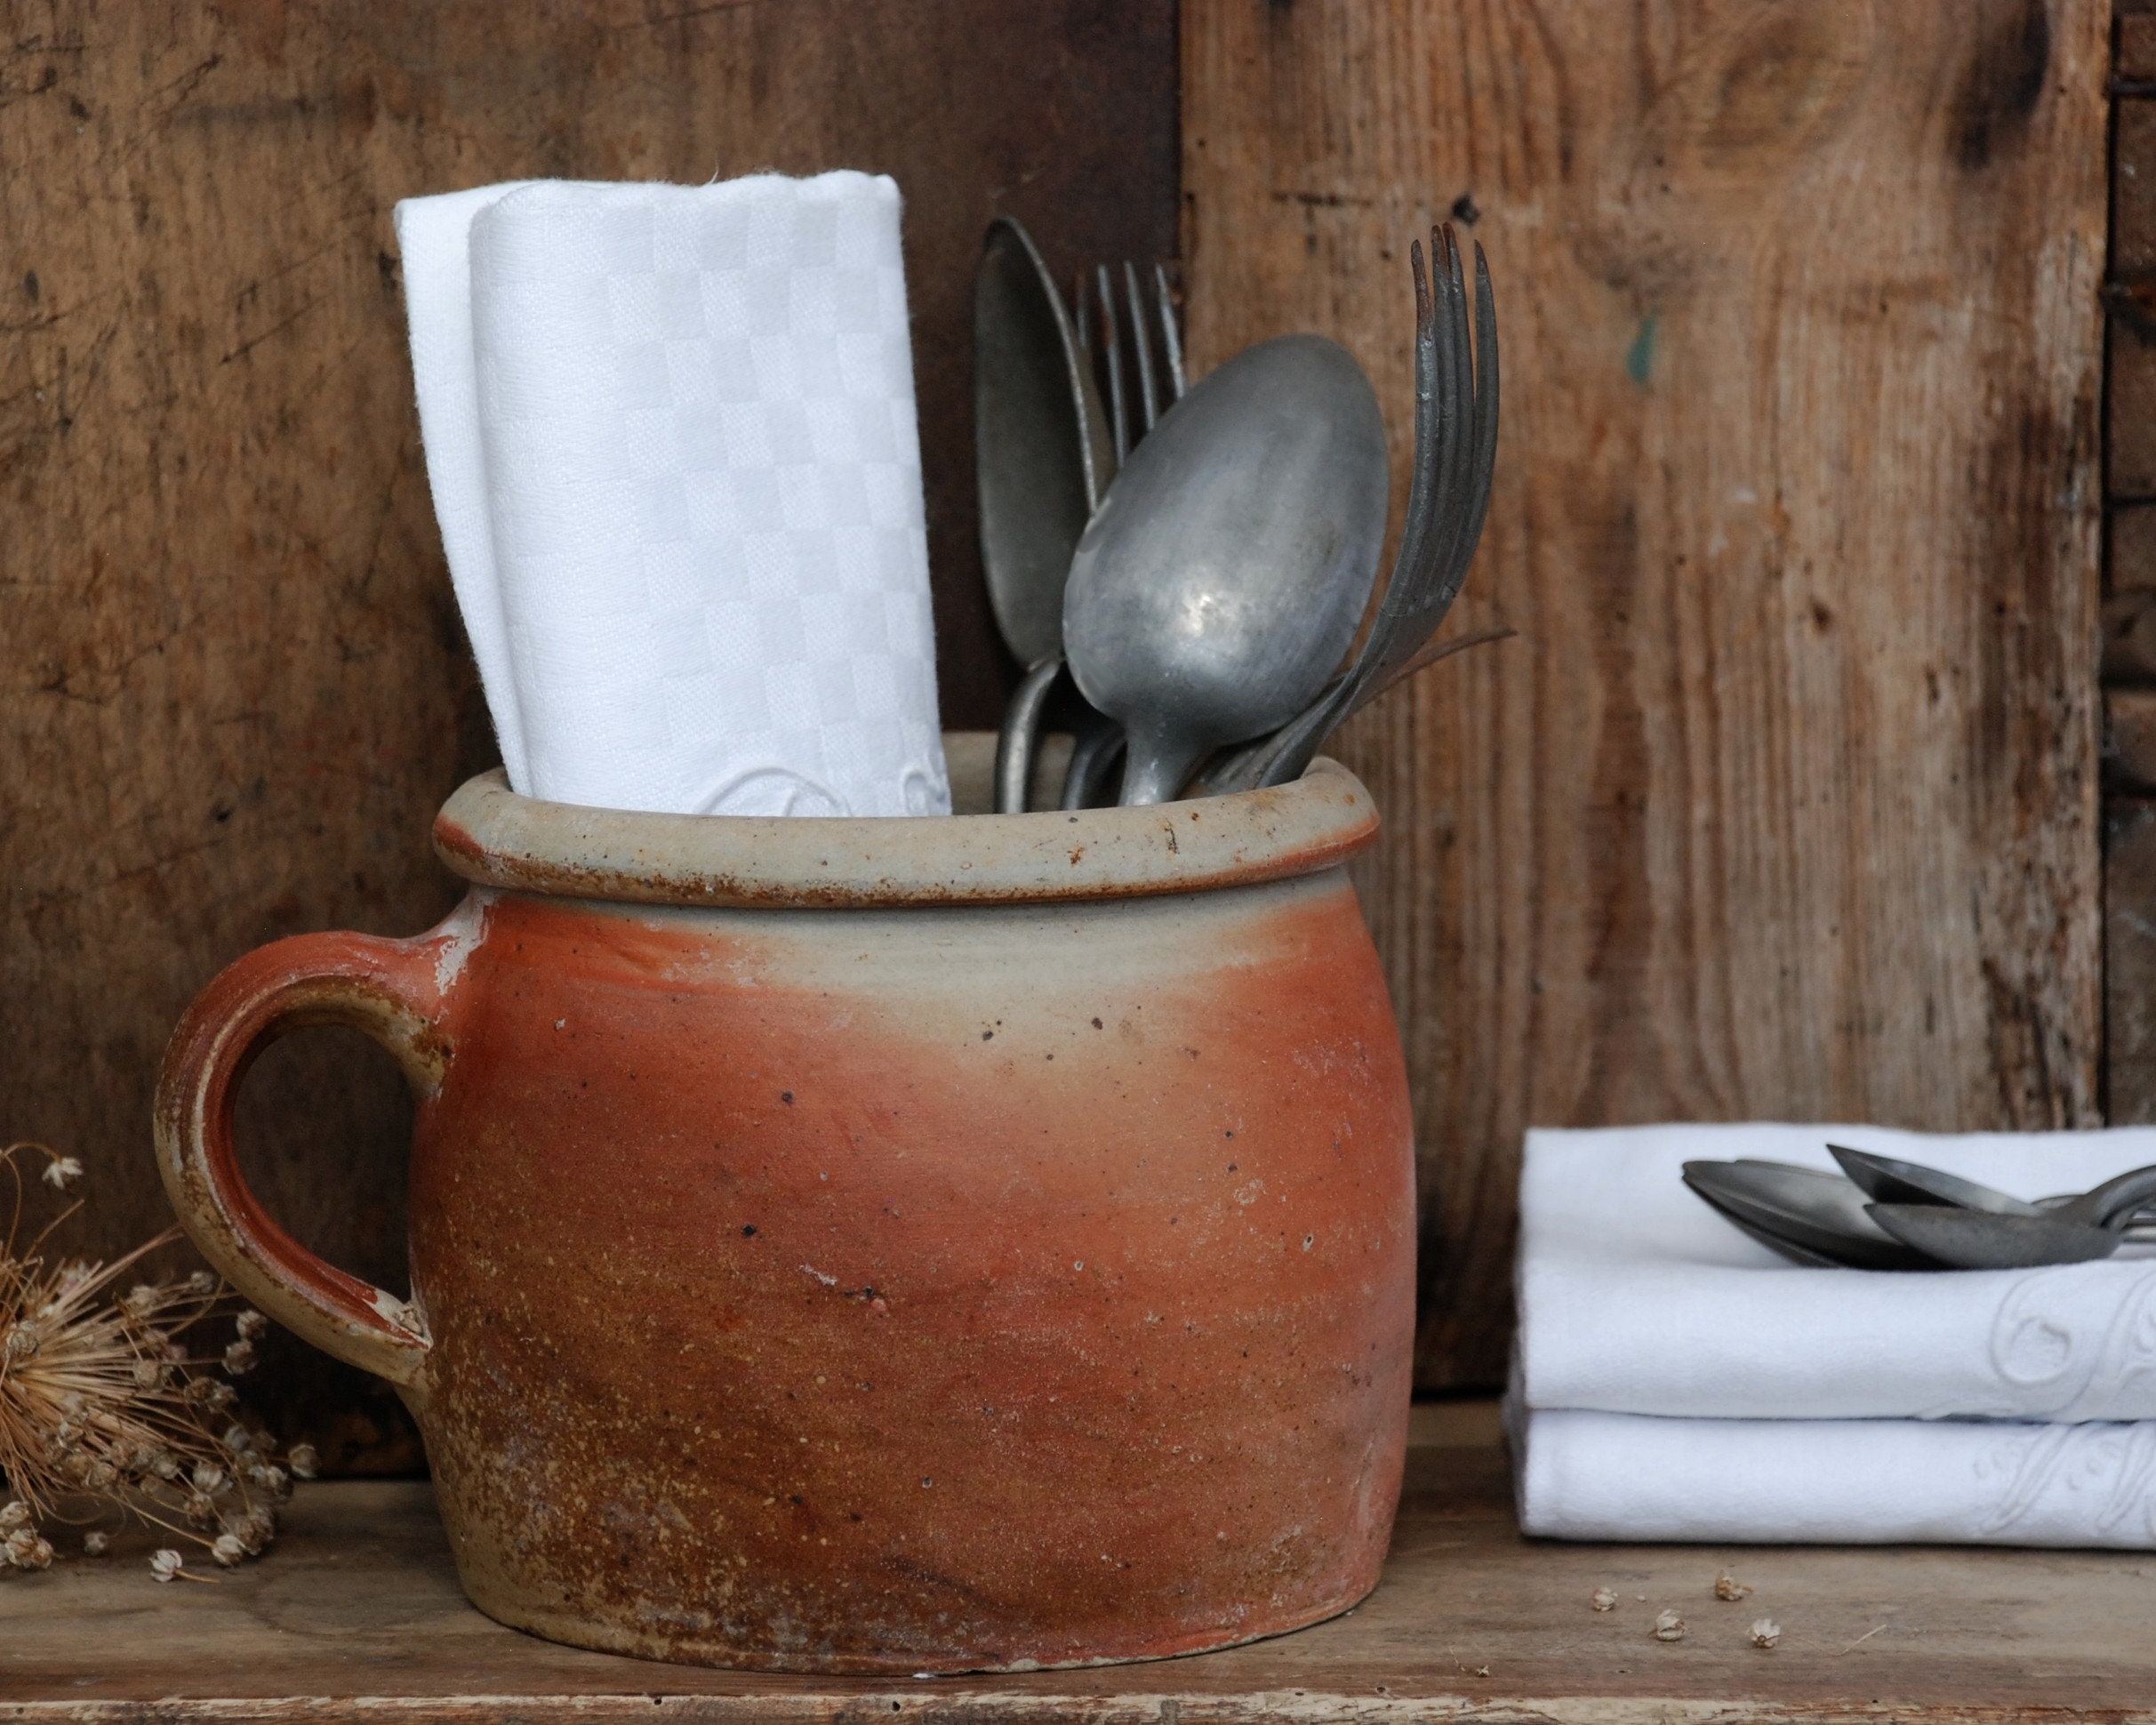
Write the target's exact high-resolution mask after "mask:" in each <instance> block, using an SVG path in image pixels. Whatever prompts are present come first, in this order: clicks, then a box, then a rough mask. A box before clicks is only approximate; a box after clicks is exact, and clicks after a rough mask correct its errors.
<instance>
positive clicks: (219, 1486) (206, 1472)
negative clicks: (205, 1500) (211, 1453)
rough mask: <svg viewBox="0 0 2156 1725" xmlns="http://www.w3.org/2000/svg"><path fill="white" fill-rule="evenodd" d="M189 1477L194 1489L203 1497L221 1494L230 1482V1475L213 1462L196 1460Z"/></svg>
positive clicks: (228, 1486)
mask: <svg viewBox="0 0 2156 1725" xmlns="http://www.w3.org/2000/svg"><path fill="white" fill-rule="evenodd" d="M190 1477H191V1478H192V1479H193V1480H194V1484H195V1489H196V1490H197V1491H199V1492H200V1493H202V1495H203V1496H205V1497H218V1496H223V1494H224V1493H225V1492H226V1491H227V1490H228V1488H230V1486H231V1484H232V1480H231V1476H230V1475H228V1473H227V1472H225V1471H224V1469H223V1468H221V1467H220V1466H218V1464H216V1463H215V1462H196V1464H195V1472H194V1473H193V1474H192V1475H191V1476H190Z"/></svg>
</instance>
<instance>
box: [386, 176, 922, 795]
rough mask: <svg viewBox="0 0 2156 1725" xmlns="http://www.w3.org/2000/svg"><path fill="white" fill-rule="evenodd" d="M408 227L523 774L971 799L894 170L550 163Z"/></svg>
mask: <svg viewBox="0 0 2156 1725" xmlns="http://www.w3.org/2000/svg"><path fill="white" fill-rule="evenodd" d="M397 231H398V236H399V240H400V244H401V245H403V247H404V250H405V284H406V296H407V303H408V309H409V312H410V317H411V323H412V332H413V371H414V374H415V378H416V380H417V382H418V393H419V398H420V408H421V433H422V436H423V437H424V439H425V443H426V447H427V461H428V477H429V483H430V485H432V487H433V490H434V495H435V502H436V512H437V517H438V518H439V519H440V521H441V523H442V526H443V539H444V544H445V549H446V550H447V552H448V555H449V558H450V564H451V572H452V576H453V580H454V582H455V583H456V587H457V593H458V602H459V605H460V606H461V609H462V610H463V613H464V615H465V618H466V622H467V627H468V629H469V630H470V633H471V636H472V642H473V648H474V653H475V656H476V657H477V658H478V660H479V663H480V673H481V677H482V679H483V680H484V681H485V685H486V693H487V698H488V703H489V707H490V709H491V710H492V711H493V717H494V720H495V728H496V732H497V734H498V736H499V738H500V740H501V748H502V758H503V764H504V765H505V766H507V768H508V769H509V780H510V783H511V784H512V786H513V787H514V788H516V789H517V790H519V791H522V792H524V793H525V794H527V795H532V796H537V797H543V798H549V799H552V800H555V801H559V802H570V803H582V804H588V805H597V806H609V807H617V808H636V809H653V810H661V811H666V812H671V813H685V814H944V813H948V812H949V809H950V791H949V785H948V780H947V777H946V774H945V769H944V765H943V757H942V742H941V735H940V733H939V730H938V727H937V724H936V702H935V681H934V649H933V635H932V628H931V623H930V617H929V607H928V582H927V556H926V540H925V536H924V531H923V519H922V504H921V485H920V452H919V440H918V431H917V429H916V424H915V410H914V396H913V378H912V362H911V353H910V341H909V333H908V325H907V317H906V295H905V283H904V277H903V273H902V267H901V262H900V251H899V197H898V190H897V188H896V187H895V186H894V184H893V183H892V182H891V181H889V180H888V179H884V178H872V177H870V176H868V175H865V174H859V173H829V174H823V175H820V176H818V177H816V178H814V179H811V180H790V179H786V178H784V177H781V176H778V175H758V176H755V177H752V178H749V179H746V180H737V181H728V182H725V183H724V184H718V185H711V186H701V187H681V186H662V185H597V184H583V183H574V182H565V181H536V182H530V183H519V184H516V185H510V186H493V187H484V188H480V189H477V190H475V191H469V192H463V193H454V194H450V195H449V196H448V197H440V198H418V199H409V200H406V201H405V203H403V204H400V205H398V206H397ZM460 254H461V255H460ZM460 293H461V295H462V299H461V302H460V297H459V296H460Z"/></svg>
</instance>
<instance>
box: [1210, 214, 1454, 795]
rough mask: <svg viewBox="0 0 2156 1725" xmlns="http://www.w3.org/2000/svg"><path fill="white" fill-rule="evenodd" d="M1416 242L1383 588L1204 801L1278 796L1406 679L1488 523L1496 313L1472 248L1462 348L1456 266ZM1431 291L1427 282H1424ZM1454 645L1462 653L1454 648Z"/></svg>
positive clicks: (1450, 257) (1215, 778)
mask: <svg viewBox="0 0 2156 1725" xmlns="http://www.w3.org/2000/svg"><path fill="white" fill-rule="evenodd" d="M1430 252H1431V269H1428V270H1425V269H1424V268H1423V246H1422V243H1421V242H1420V241H1419V240H1418V241H1417V242H1416V243H1415V246H1414V248H1413V250H1412V252H1411V253H1410V254H1409V255H1410V260H1411V261H1412V263H1413V266H1414V270H1415V481H1414V484H1413V485H1412V487H1411V488H1410V490H1409V492H1408V495H1407V529H1406V531H1405V532H1404V533H1403V534H1402V535H1401V539H1400V548H1399V554H1398V555H1397V557H1396V558H1394V560H1393V565H1392V579H1391V582H1388V583H1387V584H1386V587H1385V596H1384V598H1383V600H1381V601H1380V602H1379V605H1378V609H1377V617H1376V619H1375V622H1373V623H1372V624H1371V626H1370V633H1369V635H1368V636H1367V638H1365V640H1364V642H1363V646H1362V651H1361V652H1360V653H1359V654H1358V655H1357V656H1356V659H1355V662H1353V663H1352V664H1351V666H1350V667H1349V668H1348V670H1346V671H1345V672H1344V673H1343V674H1342V676H1341V677H1339V678H1336V679H1334V682H1333V683H1332V684H1331V685H1329V686H1327V687H1326V690H1325V691H1324V693H1322V694H1319V695H1318V698H1317V700H1315V701H1314V702H1311V703H1310V705H1309V706H1308V707H1306V708H1304V709H1303V710H1302V712H1301V713H1299V714H1298V715H1297V716H1296V717H1295V718H1292V719H1290V720H1289V721H1288V722H1287V723H1286V725H1284V726H1281V727H1280V728H1279V729H1278V731H1275V732H1274V733H1273V734H1271V735H1270V736H1269V737H1264V738H1262V739H1260V740H1259V741H1258V742H1254V743H1246V744H1245V745H1244V746H1243V747H1242V748H1241V749H1239V750H1237V751H1235V753H1234V754H1233V755H1232V756H1230V758H1228V759H1227V760H1225V761H1223V762H1222V763H1221V764H1220V765H1219V766H1216V767H1214V768H1212V769H1210V770H1209V771H1208V772H1207V773H1206V775H1205V783H1206V789H1207V790H1211V791H1214V792H1215V793H1217V792H1222V791H1230V790H1254V789H1256V788H1258V787H1260V786H1264V785H1277V784H1286V782H1288V781H1289V780H1291V779H1294V778H1298V777H1300V776H1301V775H1302V770H1303V768H1305V767H1306V766H1309V765H1310V759H1311V758H1312V757H1313V756H1314V755H1316V754H1317V752H1318V745H1319V744H1320V743H1322V742H1324V741H1325V740H1326V737H1327V736H1329V735H1331V734H1332V733H1333V731H1334V729H1335V728H1337V727H1338V726H1339V725H1340V724H1341V723H1342V721H1343V720H1345V719H1346V718H1348V717H1349V715H1351V714H1352V713H1354V712H1356V711H1357V710H1359V709H1360V708H1362V707H1363V706H1364V705H1365V704H1366V703H1367V702H1370V701H1372V700H1374V699H1375V698H1376V696H1377V695H1378V694H1381V693H1383V690H1384V689H1386V688H1387V687H1388V686H1391V683H1392V682H1393V681H1394V680H1395V679H1396V678H1399V676H1401V675H1402V674H1403V673H1404V672H1406V671H1407V668H1408V667H1409V665H1410V664H1411V663H1412V662H1414V660H1415V658H1416V657H1417V656H1418V654H1419V653H1420V651H1421V649H1422V647H1423V645H1424V643H1426V642H1427V641H1428V640H1429V639H1430V637H1431V633H1432V632H1433V631H1434V630H1436V629H1437V627H1438V625H1439V623H1440V622H1443V621H1444V619H1445V614H1446V612H1447V610H1449V609H1450V608H1451V606H1452V602H1453V599H1454V598H1455V596H1456V595H1457V594H1458V593H1459V591H1460V583H1461V582H1462V581H1463V579H1464V578H1465V576H1466V574H1467V566H1468V565H1469V563H1470V562H1471V561H1472V560H1473V558H1474V555H1475V547H1476V544H1477V543H1478V542H1479V540H1480V539H1481V537H1482V523H1483V519H1484V517H1486V516H1487V514H1488V512H1489V505H1490V479H1491V475H1492V472H1493V469H1494V468H1495V461H1496V457H1497V309H1496V302H1495V299H1494V297H1493V295H1492V293H1491V291H1490V272H1489V265H1488V263H1487V261H1486V260H1485V259H1484V257H1483V255H1482V247H1481V245H1479V244H1478V245H1476V247H1475V291H1474V308H1473V313H1472V325H1473V331H1474V341H1473V347H1472V349H1470V346H1469V339H1468V332H1469V326H1470V313H1469V307H1468V292H1467V282H1466V278H1465V273H1464V269H1463V258H1462V255H1461V252H1460V247H1459V243H1458V241H1457V240H1456V239H1455V237H1454V235H1453V230H1452V227H1451V225H1450V224H1449V223H1446V224H1443V225H1441V226H1439V227H1437V228H1434V229H1431V236H1430ZM1433 276H1434V277H1435V280H1434V282H1433V280H1432V277H1433ZM1463 645H1465V643H1463Z"/></svg>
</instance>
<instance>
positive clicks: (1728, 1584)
mask: <svg viewBox="0 0 2156 1725" xmlns="http://www.w3.org/2000/svg"><path fill="white" fill-rule="evenodd" d="M1750 1594H1751V1588H1749V1587H1747V1586H1746V1585H1744V1584H1743V1582H1741V1581H1739V1580H1738V1579H1737V1578H1736V1577H1735V1576H1733V1575H1731V1574H1730V1573H1729V1571H1728V1570H1727V1569H1724V1570H1723V1571H1722V1572H1721V1574H1719V1575H1718V1576H1717V1577H1715V1578H1714V1597H1715V1598H1716V1599H1718V1600H1741V1599H1744V1598H1746V1597H1748V1596H1749V1595H1750Z"/></svg>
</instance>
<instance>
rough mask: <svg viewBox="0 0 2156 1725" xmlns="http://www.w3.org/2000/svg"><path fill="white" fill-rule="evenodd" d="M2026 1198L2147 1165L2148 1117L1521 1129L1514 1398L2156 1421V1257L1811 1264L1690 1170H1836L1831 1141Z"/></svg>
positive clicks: (1631, 1405)
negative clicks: (1924, 1268)
mask: <svg viewBox="0 0 2156 1725" xmlns="http://www.w3.org/2000/svg"><path fill="white" fill-rule="evenodd" d="M1830 1141H1831V1142H1833V1143H1842V1144H1849V1145H1853V1146H1855V1147H1856V1148H1859V1149H1867V1150H1876V1151H1880V1152H1881V1153H1883V1154H1887V1155H1892V1156H1898V1157H1902V1158H1904V1159H1907V1160H1911V1161H1917V1162H1925V1163H1929V1164H1931V1165H1933V1166H1935V1167H1943V1168H1946V1169H1949V1170H1951V1171H1952V1172H1954V1173H1957V1174H1960V1175H1967V1176H1968V1177H1969V1178H1971V1179H1975V1180H1981V1181H1983V1182H1984V1183H1986V1184H1988V1185H1993V1186H1997V1187H2000V1188H2001V1189H2002V1190H2004V1191H2010V1192H2013V1193H2016V1194H2017V1195H2019V1196H2022V1197H2025V1198H2038V1197H2042V1196H2045V1195H2047V1194H2048V1193H2052V1192H2061V1191H2083V1190H2086V1189H2087V1188H2088V1187H2090V1186H2093V1185H2096V1183H2098V1182H2100V1181H2102V1180H2104V1179H2105V1178H2107V1177H2109V1176H2110V1175H2114V1174H2119V1173H2121V1172H2123V1171H2124V1170H2126V1169H2128V1168H2130V1167H2140V1166H2143V1165H2144V1164H2147V1163H2152V1162H2156V1128H2151V1127H2120V1128H2116V1129H2114V1130H2112V1131H2107V1132H2043V1133H2017V1134H1976V1135H1962V1136H1948V1135H1928V1134H1920V1133H1908V1132H1895V1131H1889V1130H1887V1129H1884V1128H1882V1127H1856V1126H1780V1125H1745V1126H1655V1127H1621V1128H1607V1129H1602V1130H1595V1131H1555V1130H1539V1129H1538V1130H1535V1131H1532V1132H1530V1133H1528V1134H1527V1147H1526V1155H1525V1160H1524V1164H1523V1167H1522V1171H1521V1175H1520V1205H1519V1210H1520V1243H1519V1345H1518V1353H1517V1358H1516V1364H1515V1380H1516V1393H1517V1394H1518V1395H1519V1398H1520V1399H1521V1400H1522V1401H1523V1403H1524V1406H1525V1407H1526V1408H1528V1409H1531V1410H1534V1411H1535V1412H1538V1413H1539V1412H1543V1411H1546V1410H1554V1409H1594V1410H1600V1411H1605V1412H1611V1413H1620V1414H1651V1415H1661V1416H1705V1417H1709V1418H1714V1419H1721V1420H1752V1419H1789V1420H1806V1421H1818V1420H1836V1419H1892V1418H1912V1419H1939V1418H1944V1417H1952V1416H1963V1417H1970V1416H1975V1417H1985V1418H1993V1419H2008V1420H2043V1421H2060V1422H2075V1421H2084V1420H2140V1419H2156V1262H2152V1260H2151V1258H2150V1256H2148V1254H2147V1251H2146V1249H2145V1248H2132V1247H2129V1248H2125V1252H2124V1254H2122V1255H2121V1256H2119V1257H2116V1258H2112V1259H2107V1260H2104V1261H2103V1262H2100V1263H2096V1264H2061V1265H2057V1266H2055V1267H2051V1268H2047V1269H2040V1270H2000V1271H1955V1272H1932V1273H1905V1274H1897V1273H1890V1272H1873V1271H1859V1270H1813V1269H1805V1268H1801V1267H1799V1266H1798V1265H1795V1264H1789V1263H1787V1262H1786V1261H1785V1260H1783V1259H1782V1258H1779V1257H1776V1256H1775V1255H1774V1254H1773V1253H1771V1252H1770V1251H1768V1250H1767V1248H1765V1247H1763V1246H1759V1245H1758V1244H1756V1243H1755V1242H1753V1241H1752V1240H1749V1239H1747V1238H1746V1237H1745V1236H1744V1235H1743V1234H1741V1233H1739V1232H1737V1231H1736V1230H1735V1228H1733V1227H1731V1226H1730V1225H1729V1224H1728V1223H1727V1222H1725V1221H1724V1220H1723V1219H1722V1218H1721V1217H1720V1216H1718V1215H1717V1214H1716V1213H1715V1212H1714V1211H1712V1210H1711V1209H1709V1208H1708V1207H1706V1205H1704V1204H1703V1203H1702V1202H1701V1201H1700V1200H1699V1199H1697V1198H1695V1197H1694V1196H1693V1195H1692V1193H1691V1191H1689V1190H1687V1188H1686V1186H1685V1185H1684V1184H1683V1183H1682V1181H1681V1180H1680V1179H1679V1170H1680V1168H1681V1167H1682V1166H1683V1164H1684V1163H1685V1162H1687V1161H1689V1160H1692V1159H1714V1160H1730V1159H1736V1158H1739V1157H1755V1158H1759V1159H1766V1160H1770V1161H1783V1162H1798V1163H1803V1164H1806V1165H1807V1166H1811V1167H1825V1168H1832V1167H1834V1161H1833V1159H1832V1158H1831V1156H1829V1155H1828V1154H1827V1151H1826V1148H1825V1146H1826V1144H1827V1143H1829V1142H1830Z"/></svg>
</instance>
